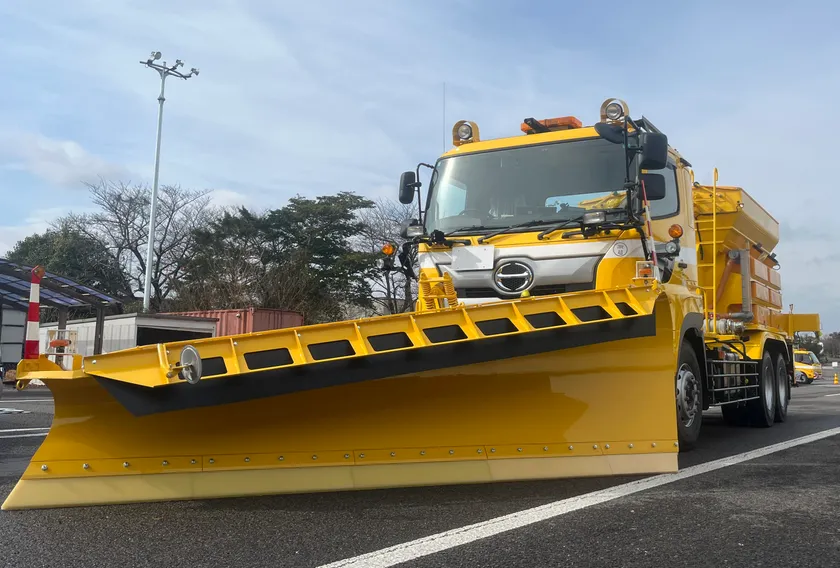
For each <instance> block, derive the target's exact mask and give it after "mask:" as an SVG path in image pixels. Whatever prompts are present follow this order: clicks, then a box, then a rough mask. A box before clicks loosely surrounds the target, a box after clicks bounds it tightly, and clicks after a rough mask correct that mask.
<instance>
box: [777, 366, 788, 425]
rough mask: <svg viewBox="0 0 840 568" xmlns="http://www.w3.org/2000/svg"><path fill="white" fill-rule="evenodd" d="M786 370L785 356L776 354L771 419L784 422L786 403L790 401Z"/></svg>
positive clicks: (786, 409) (785, 418)
mask: <svg viewBox="0 0 840 568" xmlns="http://www.w3.org/2000/svg"><path fill="white" fill-rule="evenodd" d="M788 388H789V387H788V372H787V364H786V363H785V358H784V357H782V355H781V354H778V355H776V411H775V412H774V415H773V420H774V421H776V422H784V421H785V420H787V411H788V403H789V402H790V390H788Z"/></svg>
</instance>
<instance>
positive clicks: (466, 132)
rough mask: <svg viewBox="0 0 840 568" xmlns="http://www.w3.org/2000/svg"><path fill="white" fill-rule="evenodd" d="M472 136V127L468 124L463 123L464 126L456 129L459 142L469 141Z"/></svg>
mask: <svg viewBox="0 0 840 568" xmlns="http://www.w3.org/2000/svg"><path fill="white" fill-rule="evenodd" d="M472 135H473V129H472V126H470V125H469V123H466V122H465V123H464V124H462V125H461V126H459V127H458V138H460V139H461V140H469V139H470V138H472Z"/></svg>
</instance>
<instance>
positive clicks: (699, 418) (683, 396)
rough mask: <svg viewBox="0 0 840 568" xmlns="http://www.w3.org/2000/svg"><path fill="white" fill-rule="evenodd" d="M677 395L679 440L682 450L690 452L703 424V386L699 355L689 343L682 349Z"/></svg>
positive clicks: (677, 379)
mask: <svg viewBox="0 0 840 568" xmlns="http://www.w3.org/2000/svg"><path fill="white" fill-rule="evenodd" d="M675 383H676V395H677V438H678V440H679V443H680V448H681V449H682V450H690V449H691V448H693V447H694V445H695V444H696V443H697V439H698V438H699V437H700V425H701V424H702V422H703V385H702V375H701V374H700V365H699V364H698V363H697V354H696V353H695V352H694V348H693V347H692V346H691V344H690V343H689V342H687V341H683V343H682V346H681V348H680V364H679V367H677V375H676V378H675Z"/></svg>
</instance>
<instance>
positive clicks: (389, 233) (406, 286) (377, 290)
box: [356, 199, 417, 314]
mask: <svg viewBox="0 0 840 568" xmlns="http://www.w3.org/2000/svg"><path fill="white" fill-rule="evenodd" d="M359 216H360V218H361V220H362V222H363V223H364V225H365V228H364V229H363V231H362V234H361V235H360V236H359V237H360V238H359V239H357V242H356V246H357V247H359V249H360V250H363V251H366V252H373V253H377V252H380V251H381V249H382V246H383V245H385V244H386V243H392V244H395V245H397V246H398V248H399V246H400V243H401V241H402V240H403V239H402V238H401V237H400V226H401V224H402V223H403V221H405V220H406V219H410V218H412V217H416V216H417V211H416V209H415V207H414V205H403V204H402V203H398V202H396V201H391V200H388V199H379V200H377V201H376V202H375V204H374V206H373V207H371V208H370V209H365V210H363V211H361V212H360V214H359ZM380 254H381V253H380ZM409 262H410V263H411V265H412V266H413V268H414V270H415V273H416V272H417V266H416V262H417V255H416V252H414V253H413V254H412V255H411V256H410V258H409ZM373 291H374V297H373V300H374V305H375V307H376V312H377V313H380V314H381V313H385V314H396V313H403V312H408V311H411V310H413V309H414V302H415V300H416V298H417V282H416V280H414V279H411V278H407V277H406V275H405V274H403V273H402V272H384V271H380V272H377V275H376V276H375V278H374V280H373Z"/></svg>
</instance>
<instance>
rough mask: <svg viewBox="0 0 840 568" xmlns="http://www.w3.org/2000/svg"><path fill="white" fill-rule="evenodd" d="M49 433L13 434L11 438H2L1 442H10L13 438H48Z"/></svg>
mask: <svg viewBox="0 0 840 568" xmlns="http://www.w3.org/2000/svg"><path fill="white" fill-rule="evenodd" d="M46 435H47V432H40V433H38V434H12V435H11V436H0V440H9V439H11V438H35V437H37V436H46Z"/></svg>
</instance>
